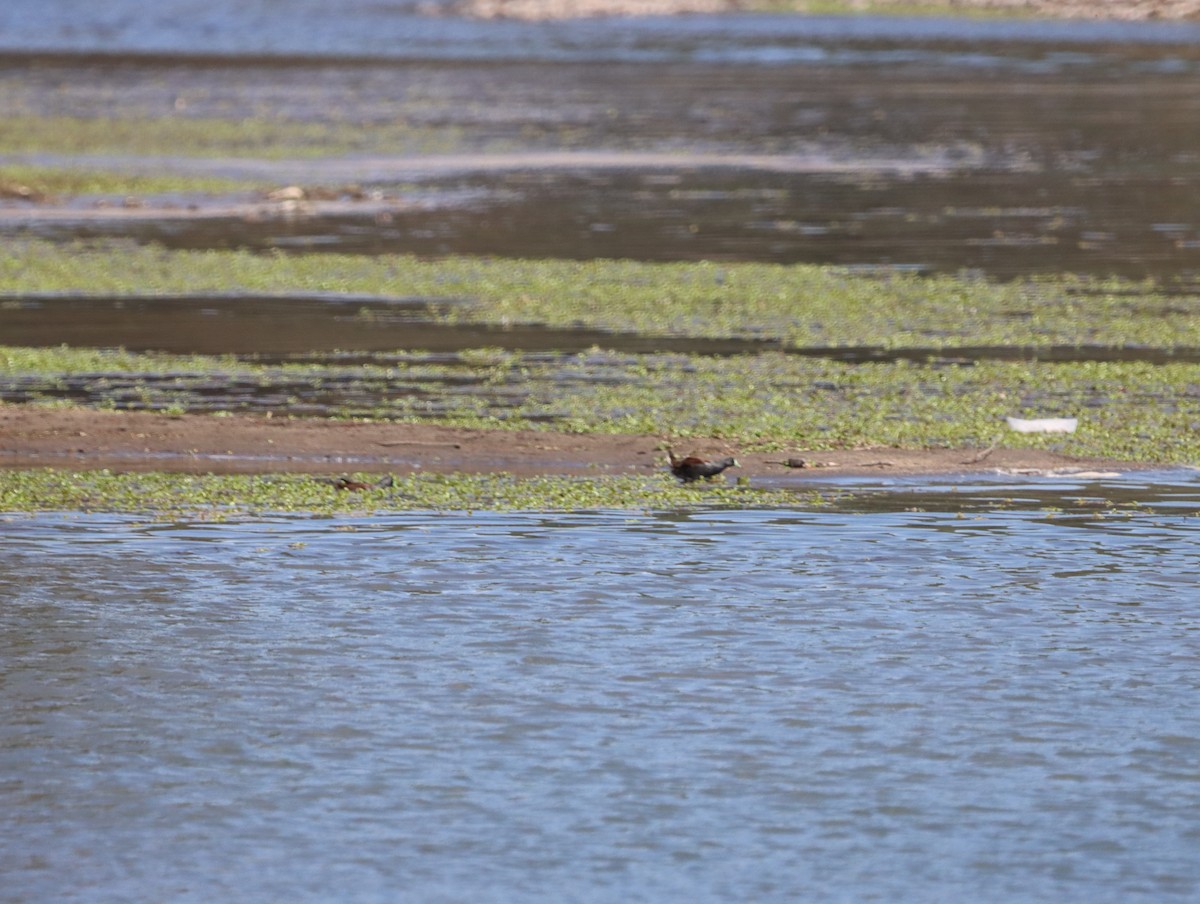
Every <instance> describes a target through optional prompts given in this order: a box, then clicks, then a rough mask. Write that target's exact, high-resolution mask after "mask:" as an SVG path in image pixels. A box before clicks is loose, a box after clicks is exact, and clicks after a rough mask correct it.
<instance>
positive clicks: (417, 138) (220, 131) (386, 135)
mask: <svg viewBox="0 0 1200 904" xmlns="http://www.w3.org/2000/svg"><path fill="white" fill-rule="evenodd" d="M464 141H465V138H464V134H463V131H462V129H461V128H460V127H458V126H445V127H436V126H421V125H416V124H413V123H410V122H407V121H405V120H397V121H393V122H384V123H353V122H344V121H341V120H336V119H331V120H324V121H310V120H290V119H284V118H273V117H264V116H250V117H245V118H237V119H223V118H220V117H208V118H200V117H187V116H174V115H167V116H136V115H126V116H110V117H76V116H37V115H31V114H20V113H18V114H12V115H9V116H4V117H0V153H3V154H31V153H39V152H41V153H44V152H46V151H47V150H53V152H54V153H56V154H102V155H108V156H112V155H123V154H127V155H134V156H170V157H225V156H233V157H247V156H252V157H261V158H267V159H281V158H288V157H323V156H337V155H343V154H352V153H369V152H387V153H392V154H439V153H440V154H444V153H450V152H452V151H456V150H461V149H462V148H463V143H464Z"/></svg>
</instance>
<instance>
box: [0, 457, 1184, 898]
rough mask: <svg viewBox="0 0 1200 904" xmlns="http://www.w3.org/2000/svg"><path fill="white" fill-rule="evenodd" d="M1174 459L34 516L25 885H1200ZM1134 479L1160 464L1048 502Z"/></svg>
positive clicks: (13, 600)
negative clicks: (400, 509)
mask: <svg viewBox="0 0 1200 904" xmlns="http://www.w3.org/2000/svg"><path fill="white" fill-rule="evenodd" d="M1158 479H1159V480H1160V481H1161V482H1160V483H1159V484H1157V485H1155V484H1147V483H1144V482H1141V481H1139V480H1127V479H1124V478H1118V479H1112V480H1107V481H1105V480H1099V481H1095V480H1091V481H1089V480H1079V479H1075V480H1071V479H1067V478H1062V479H1059V480H1057V481H1052V482H1045V483H1042V484H1038V485H1037V487H1036V488H1034V489H1032V490H1031V489H1030V487H1029V485H1028V484H1024V485H1022V486H1024V489H1022V488H1021V487H1019V486H1018V487H1014V486H1013V485H1011V482H1009V483H1004V482H1001V481H991V482H989V481H981V482H980V483H978V484H977V485H975V486H973V487H971V488H964V489H960V491H959V492H955V491H954V490H953V489H952V488H951V487H949V486H933V487H930V486H927V485H904V484H900V485H896V484H890V485H887V486H886V487H881V488H887V489H890V490H892V492H891V493H889V494H876V493H875V492H874V491H872V490H871V489H870V488H863V489H862V491H861V492H857V491H856V492H850V490H851V489H852V488H850V487H847V488H846V489H847V496H846V499H845V500H844V502H843V509H841V510H835V511H822V512H811V511H800V510H797V511H794V512H788V511H699V512H692V513H678V512H675V513H672V512H648V513H632V514H630V513H621V514H617V513H604V512H595V513H574V514H507V515H474V516H467V515H462V514H443V515H435V514H413V515H404V516H387V517H365V518H358V519H349V518H343V519H333V520H328V519H297V518H279V519H261V520H247V521H243V522H239V523H232V524H221V525H213V524H204V523H198V522H194V523H174V524H158V523H149V522H144V521H139V520H138V519H135V518H130V517H118V516H104V515H91V516H84V515H40V516H19V517H16V518H13V519H11V520H8V521H7V522H6V523H4V524H3V532H4V543H3V544H2V545H0V596H2V597H3V598H4V600H5V603H4V605H3V606H2V607H0V682H2V683H3V687H4V694H3V700H4V704H3V705H4V708H5V716H4V718H3V719H2V720H0V739H2V743H0V776H2V778H0V841H2V842H3V843H0V872H2V873H3V875H4V876H5V881H4V895H3V897H4V900H6V901H49V900H54V901H75V900H78V901H83V900H86V901H89V902H100V901H117V900H120V901H129V900H172V901H211V900H216V899H228V900H241V901H265V900H283V899H287V900H293V901H301V902H303V901H314V902H315V901H328V900H333V899H336V900H339V901H346V902H357V901H392V900H414V901H463V900H471V901H485V902H505V901H592V902H608V901H612V902H617V901H620V902H627V901H663V900H678V899H681V898H683V897H687V898H688V899H690V900H696V901H702V902H706V901H713V902H717V901H731V900H756V901H795V900H801V899H804V900H823V901H863V900H873V899H881V900H972V901H1004V902H1012V901H1035V900H1036V901H1048V900H1062V901H1082V900H1088V901H1097V902H1106V901H1113V902H1118V901H1119V902H1130V901H1146V902H1162V901H1168V900H1179V901H1185V900H1186V901H1190V900H1195V897H1196V894H1197V892H1198V891H1200V865H1198V863H1200V861H1198V860H1197V858H1196V856H1195V855H1196V851H1197V849H1198V846H1200V830H1198V829H1197V824H1196V820H1195V814H1196V812H1197V810H1198V808H1200V711H1198V709H1197V705H1196V696H1197V694H1196V692H1197V689H1198V685H1200V679H1198V678H1197V672H1196V662H1197V658H1196V654H1197V652H1198V650H1197V646H1198V644H1200V610H1198V609H1197V606H1196V599H1195V592H1194V586H1195V574H1196V571H1197V564H1198V561H1197V560H1198V555H1197V553H1196V550H1195V543H1194V542H1193V541H1194V540H1195V537H1196V525H1197V523H1198V522H1197V521H1196V516H1197V513H1198V512H1200V484H1198V483H1197V482H1196V480H1195V478H1194V477H1193V476H1190V475H1186V474H1176V475H1164V476H1161V477H1160V478H1158ZM964 490H965V496H964ZM1030 493H1032V494H1033V496H1030V495H1029V494H1030ZM1094 493H1102V494H1106V495H1108V496H1121V495H1122V494H1123V496H1124V497H1127V498H1128V499H1129V500H1130V501H1136V502H1137V503H1138V504H1137V506H1129V507H1124V508H1123V509H1122V511H1123V512H1124V514H1113V513H1108V514H1106V515H1105V517H1097V515H1100V514H1105V513H1104V512H1096V513H1092V514H1090V515H1085V514H1083V513H1076V512H1074V511H1071V512H1055V511H1051V510H1048V509H1047V508H1046V506H1047V505H1048V504H1050V503H1051V502H1052V501H1053V500H1055V499H1058V500H1059V501H1065V500H1073V499H1077V498H1079V497H1083V496H1086V495H1089V494H1094ZM906 494H908V498H907V500H906V498H905V496H906ZM1038 494H1040V495H1038ZM966 497H970V498H972V499H975V500H976V501H979V500H986V499H991V500H992V504H991V505H990V506H989V505H986V504H985V505H979V506H976V505H974V504H972V505H968V506H965V507H963V506H960V505H959V503H958V501H957V500H958V499H960V498H966ZM1034 497H1037V498H1034ZM1005 499H1009V500H1013V501H1012V504H1011V505H1007V506H1006V505H1005V504H1004V500H1005ZM872 500H876V501H878V500H890V501H889V502H888V503H887V504H885V505H883V506H882V507H880V506H878V505H876V502H872ZM938 500H941V502H939V501H938ZM905 501H907V502H909V503H912V504H911V505H908V506H904V505H903V503H904V502H905ZM1070 504H1071V505H1073V503H1070ZM906 507H907V508H921V509H924V510H923V511H906V510H904V509H905V508H906ZM397 896H399V897H397Z"/></svg>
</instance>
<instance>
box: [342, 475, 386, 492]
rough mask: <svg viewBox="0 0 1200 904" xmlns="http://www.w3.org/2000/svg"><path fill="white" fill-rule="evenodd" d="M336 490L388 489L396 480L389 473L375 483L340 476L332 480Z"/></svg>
mask: <svg viewBox="0 0 1200 904" xmlns="http://www.w3.org/2000/svg"><path fill="white" fill-rule="evenodd" d="M332 483H333V488H334V489H335V490H352V491H356V490H386V489H387V488H388V487H390V486H391V485H392V484H393V483H394V481H393V480H392V476H391V475H390V474H389V475H388V476H387V477H380V478H379V479H378V480H376V481H375V482H374V483H364V482H363V481H361V480H351V479H350V478H349V477H339V478H338V479H337V480H334V481H332Z"/></svg>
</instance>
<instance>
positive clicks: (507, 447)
mask: <svg viewBox="0 0 1200 904" xmlns="http://www.w3.org/2000/svg"><path fill="white" fill-rule="evenodd" d="M672 441H673V445H674V447H675V450H676V451H677V452H678V453H680V454H697V455H701V456H704V457H719V456H724V455H734V456H736V457H737V459H738V461H739V468H738V469H737V470H731V471H729V472H728V474H729V475H731V477H732V478H734V479H737V478H749V479H752V480H758V479H772V480H775V479H783V478H786V479H789V481H790V480H798V481H800V482H809V481H812V482H819V481H821V480H828V479H837V478H841V477H862V476H896V477H911V476H933V477H950V476H954V475H957V474H985V473H997V472H999V473H1010V474H1015V475H1021V474H1028V475H1030V476H1037V475H1042V474H1053V473H1061V472H1072V473H1074V472H1079V471H1097V472H1105V473H1110V472H1114V471H1118V472H1126V471H1149V470H1158V469H1163V468H1170V467H1173V466H1171V465H1163V464H1161V463H1158V464H1155V463H1147V462H1128V461H1116V460H1111V459H1103V458H1080V457H1075V456H1068V455H1063V454H1060V453H1056V452H1053V451H1048V450H1042V449H1029V448H1006V447H1004V446H1002V445H997V446H995V447H993V448H991V449H990V450H989V449H963V448H937V449H906V448H892V447H872V448H854V449H835V450H816V451H812V450H804V449H786V450H779V451H773V452H761V451H747V450H745V449H743V448H742V447H741V446H740V445H739V444H738V443H736V442H733V441H729V440H722V439H713V438H707V439H705V438H688V439H684V438H672ZM667 442H668V438H667V437H665V436H653V435H620V434H615V435H614V434H574V433H562V432H554V431H534V430H514V431H508V430H503V429H475V428H462V427H444V426H438V425H435V424H422V423H415V424H414V423H392V422H366V421H324V420H315V419H314V420H306V419H294V420H289V419H283V418H263V417H255V416H249V415H231V416H227V417H214V416H211V415H197V414H184V415H167V414H155V413H149V412H118V411H96V410H91V409H69V408H62V409H47V408H37V407H29V406H24V405H4V406H0V468H2V469H5V470H21V469H32V468H52V469H70V470H85V471H96V470H106V469H107V470H113V471H129V472H146V471H158V472H165V473H179V474H202V473H205V474H206V473H211V474H273V473H309V474H317V475H341V474H352V473H361V474H385V473H387V474H397V475H405V474H414V473H429V474H500V473H504V474H510V475H513V476H518V477H534V476H550V475H554V476H573V477H606V476H636V475H645V474H652V473H654V472H656V471H665V470H666V453H665V451H664V450H665V446H666V444H667ZM792 459H796V460H802V461H804V462H805V466H804V467H795V466H789V465H788V464H785V462H788V461H789V460H792ZM793 464H794V462H793Z"/></svg>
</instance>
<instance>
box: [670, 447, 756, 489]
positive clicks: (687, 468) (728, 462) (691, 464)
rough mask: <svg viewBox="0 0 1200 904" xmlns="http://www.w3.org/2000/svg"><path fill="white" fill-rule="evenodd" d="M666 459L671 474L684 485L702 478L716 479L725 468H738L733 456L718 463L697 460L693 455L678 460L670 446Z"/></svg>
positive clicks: (701, 459)
mask: <svg viewBox="0 0 1200 904" xmlns="http://www.w3.org/2000/svg"><path fill="white" fill-rule="evenodd" d="M667 458H668V459H669V460H670V462H671V473H672V474H674V475H675V476H676V477H678V478H679V479H680V480H682V481H683V482H684V483H690V482H691V481H693V480H699V479H700V478H702V477H704V478H708V477H716V476H717V475H718V474H720V473H721V472H722V471H724V470H725V469H726V468H736V467H737V466H738V463H737V459H736V458H734V457H733V456H728V457H727V458H722V459H721V460H720V461H705V460H704V459H703V458H697V457H696V456H695V455H688V456H687V457H686V458H680V457H679V456H678V455H676V454H675V453H674V451H672V449H671V447H670V446H668V447H667Z"/></svg>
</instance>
